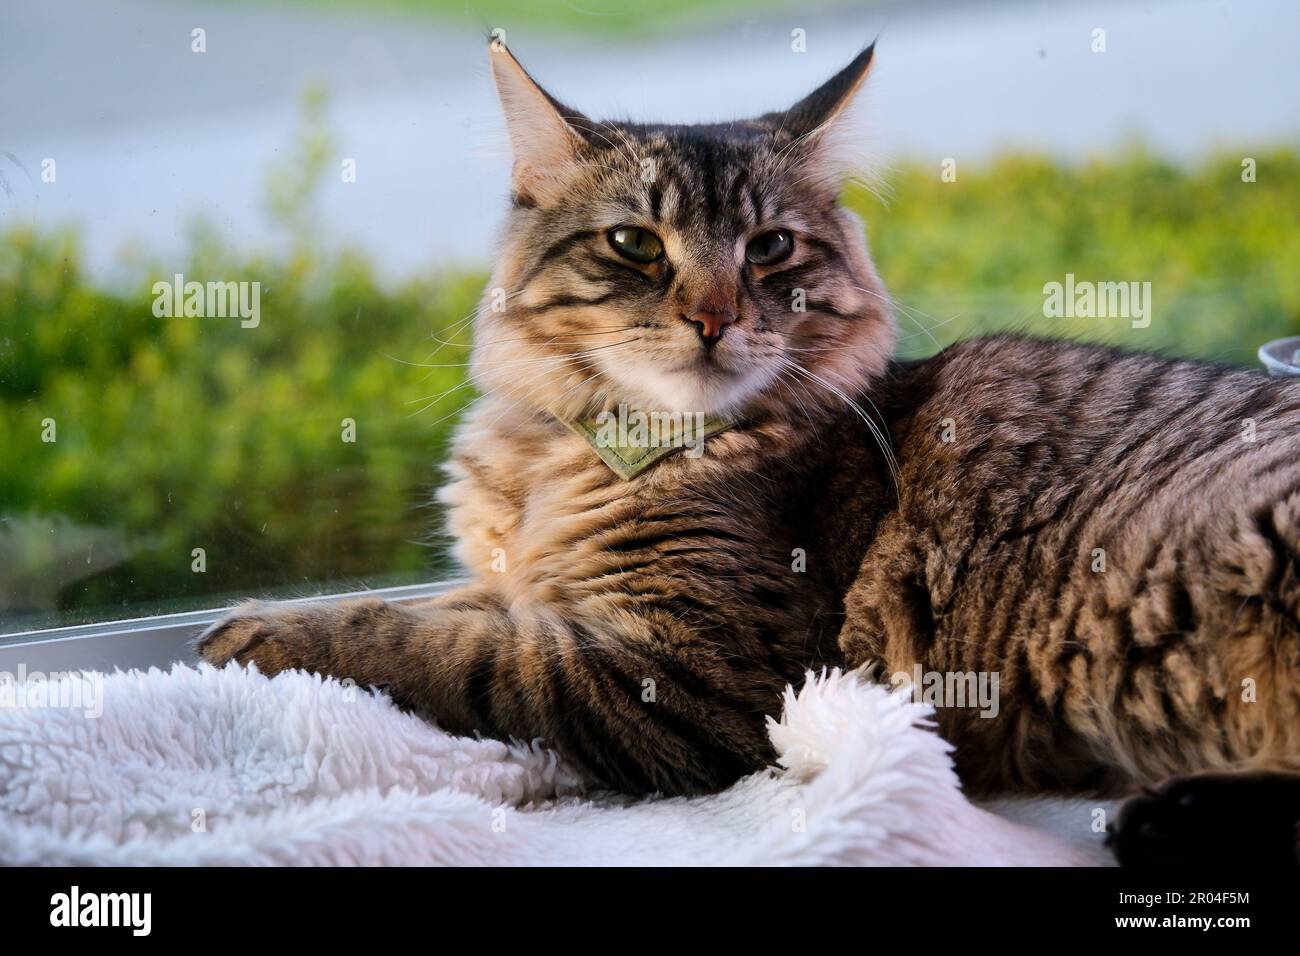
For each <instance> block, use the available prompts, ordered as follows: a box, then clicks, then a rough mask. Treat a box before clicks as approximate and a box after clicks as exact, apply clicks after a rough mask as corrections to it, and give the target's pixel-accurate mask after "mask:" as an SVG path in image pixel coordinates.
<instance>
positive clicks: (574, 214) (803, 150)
mask: <svg viewBox="0 0 1300 956" xmlns="http://www.w3.org/2000/svg"><path fill="white" fill-rule="evenodd" d="M490 57H491V63H492V70H493V74H494V76H495V79H496V85H497V90H498V92H499V94H500V98H501V103H502V106H503V108H504V111H505V116H506V126H507V130H508V132H509V136H510V143H511V149H512V152H513V155H514V167H513V172H512V182H511V194H512V206H511V211H510V216H509V219H508V221H507V224H506V228H505V232H504V235H503V239H502V244H501V250H500V259H499V262H498V265H497V268H496V270H495V272H494V275H493V278H492V280H491V282H490V283H489V288H488V290H487V293H486V295H485V297H484V301H483V303H482V307H481V308H480V312H479V316H478V324H477V327H476V332H475V353H474V373H475V377H476V379H477V380H478V381H479V382H480V383H481V384H482V385H483V386H484V387H485V388H487V389H488V390H490V391H494V392H497V393H500V394H502V395H505V396H510V397H513V398H516V399H519V400H521V401H524V402H527V403H529V404H531V405H533V406H536V407H540V408H545V409H547V410H549V411H551V412H552V413H554V414H557V415H559V416H560V417H563V418H574V417H581V416H585V415H592V414H595V413H597V412H599V411H601V410H603V409H608V408H612V407H614V406H615V405H617V404H618V403H621V402H625V403H627V404H629V405H632V406H635V407H639V408H643V409H666V410H675V411H684V412H707V413H722V414H761V413H764V412H767V413H778V414H779V413H782V412H784V413H786V414H790V415H799V414H804V415H806V414H808V413H809V412H810V411H811V410H814V409H816V408H818V407H821V408H829V407H834V406H837V405H841V404H843V403H844V401H845V396H852V395H854V394H855V393H857V392H859V391H860V390H861V389H862V387H863V386H864V385H865V384H866V383H867V382H868V381H869V380H870V379H871V378H872V377H873V376H875V375H876V374H878V373H879V372H880V371H881V370H882V369H883V367H884V365H885V362H886V360H887V357H888V354H889V352H890V350H891V348H892V346H893V340H894V327H893V321H892V318H891V315H890V311H889V309H888V307H887V303H886V299H885V295H884V290H883V289H882V287H881V285H880V282H879V280H878V278H877V277H876V273H875V270H874V269H873V267H872V265H871V261H870V259H869V257H868V255H867V248H866V241H865V237H864V234H863V228H862V224H861V222H860V221H859V220H858V219H857V218H856V217H855V216H854V215H853V214H852V213H850V212H849V211H847V210H846V209H844V208H842V207H841V206H840V205H839V196H840V192H841V190H842V187H843V186H844V183H845V181H846V179H847V178H849V176H851V175H852V174H854V173H855V172H857V171H859V170H858V168H857V165H856V163H857V160H858V158H859V152H858V150H857V149H855V145H854V144H855V141H856V129H855V124H854V122H853V120H852V119H851V118H850V116H851V113H852V110H851V109H850V107H851V106H852V104H853V102H854V100H855V98H856V97H857V95H858V92H859V89H860V88H861V86H862V84H863V81H864V80H865V79H866V75H867V71H868V69H869V67H870V64H871V58H872V50H871V48H867V49H866V50H864V51H863V52H862V53H860V54H859V55H858V56H857V57H856V58H855V59H854V60H853V61H852V62H851V63H850V64H849V65H848V66H846V67H845V68H844V69H843V70H841V71H840V72H839V73H837V74H836V75H835V76H834V77H832V78H831V79H830V80H829V81H827V82H826V83H825V84H824V85H823V86H821V87H820V88H818V89H817V90H815V91H814V92H813V93H811V94H810V95H808V96H807V97H805V98H804V99H802V100H800V101H799V102H798V103H796V104H795V105H794V106H793V107H791V108H790V109H788V110H786V111H785V112H780V113H769V114H766V115H764V116H760V117H758V118H757V119H752V120H744V121H737V122H733V123H726V124H716V125H700V126H669V125H642V124H636V123H621V122H620V123H610V122H595V121H592V120H590V119H587V118H586V117H585V116H583V115H582V114H580V113H578V112H576V111H575V110H572V109H570V108H568V107H566V106H564V105H562V104H561V103H559V102H558V101H557V100H555V99H554V98H553V97H552V96H550V94H548V93H547V92H546V91H545V90H543V89H542V88H541V87H540V86H538V85H537V83H536V82H534V81H533V79H532V78H531V77H530V76H529V75H528V73H527V72H526V71H525V70H524V69H523V67H522V66H520V64H519V63H518V61H517V60H515V58H514V56H513V55H512V54H511V53H510V52H509V51H508V50H507V49H506V48H505V47H504V46H503V45H501V44H499V43H494V44H493V45H492V48H491V52H490Z"/></svg>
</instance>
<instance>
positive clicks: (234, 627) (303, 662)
mask: <svg viewBox="0 0 1300 956" xmlns="http://www.w3.org/2000/svg"><path fill="white" fill-rule="evenodd" d="M314 644H315V637H314V633H313V628H312V627H311V618H310V616H309V615H308V614H306V613H303V612H302V611H299V610H296V609H293V608H283V607H276V606H275V605H273V604H267V603H266V602H264V601H249V602H247V603H245V604H241V605H240V606H239V607H237V608H235V609H234V610H233V611H231V612H230V613H229V614H227V615H226V616H225V617H223V618H222V619H221V620H219V621H217V622H216V623H215V624H213V625H212V626H211V627H209V628H208V629H207V630H206V631H204V632H203V633H202V634H200V635H199V637H198V639H197V640H196V641H195V642H194V649H195V650H196V651H197V652H198V654H199V656H200V657H202V658H203V659H204V660H205V661H207V662H208V663H209V664H214V665H216V666H217V667H223V666H225V665H226V664H228V663H230V662H231V661H234V662H235V663H237V664H240V665H241V666H244V667H247V666H248V665H250V664H255V665H256V666H257V669H258V670H259V671H261V672H262V673H263V674H266V675H267V676H270V675H273V674H278V673H279V672H280V671H284V670H292V669H293V668H305V669H312V668H313V666H314V663H313V660H312V658H313V656H314V655H313V653H312V648H313V646H314Z"/></svg>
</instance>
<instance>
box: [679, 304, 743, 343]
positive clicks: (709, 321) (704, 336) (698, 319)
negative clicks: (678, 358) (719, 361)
mask: <svg viewBox="0 0 1300 956" xmlns="http://www.w3.org/2000/svg"><path fill="white" fill-rule="evenodd" d="M682 318H683V319H685V320H686V321H687V322H689V323H691V324H692V325H693V326H695V331H696V333H697V334H698V335H699V337H700V341H702V342H703V343H704V344H705V346H706V347H709V348H711V347H712V346H713V345H714V344H715V343H716V342H717V341H718V339H720V338H722V330H723V329H725V328H726V327H727V326H729V325H731V324H732V323H733V322H735V321H736V313H735V312H733V311H731V310H730V309H727V310H726V311H725V312H706V311H703V310H701V311H699V312H696V313H695V314H694V315H689V316H687V315H684V316H682Z"/></svg>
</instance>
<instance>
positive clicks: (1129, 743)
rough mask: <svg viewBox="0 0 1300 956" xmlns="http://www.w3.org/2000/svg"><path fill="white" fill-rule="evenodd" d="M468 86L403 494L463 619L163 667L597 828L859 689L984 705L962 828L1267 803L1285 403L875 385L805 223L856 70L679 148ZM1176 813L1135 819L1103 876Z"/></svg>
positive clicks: (249, 612) (269, 613)
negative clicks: (483, 141)
mask: <svg viewBox="0 0 1300 956" xmlns="http://www.w3.org/2000/svg"><path fill="white" fill-rule="evenodd" d="M490 58H491V62H492V68H493V73H494V76H495V80H496V84H497V88H498V91H499V93H500V98H501V102H502V104H503V107H504V111H505V115H506V120H507V129H508V132H509V136H510V141H511V146H512V149H513V153H514V167H513V172H512V190H511V199H512V205H511V211H510V215H509V219H508V222H507V226H506V229H505V232H504V236H503V242H502V250H501V256H500V261H499V263H498V264H497V267H496V270H495V272H494V274H493V277H492V279H491V281H490V283H489V289H488V292H487V293H486V294H485V296H484V300H483V304H482V306H481V308H480V310H479V314H478V316H477V326H476V331H475V347H474V353H473V376H474V379H475V380H476V382H477V383H479V385H480V386H481V388H482V390H483V397H482V398H481V399H480V400H479V401H478V402H477V403H476V404H475V405H474V406H473V407H472V408H471V409H470V410H469V412H468V414H467V417H466V419H465V421H464V422H463V424H462V425H461V426H460V429H459V431H458V437H457V440H456V443H455V447H454V451H453V454H452V455H451V457H450V461H449V464H448V466H447V467H448V470H449V472H450V479H449V481H448V483H447V484H446V485H445V487H444V488H443V489H442V491H441V496H442V500H443V501H444V502H445V503H446V505H447V506H448V508H449V514H450V519H449V520H450V527H451V531H452V532H453V533H454V536H455V539H456V542H457V545H456V547H457V555H458V558H459V559H460V561H461V562H462V563H463V564H464V566H465V568H466V569H467V571H468V574H469V575H470V577H471V581H472V583H469V584H466V585H465V586H463V587H460V588H458V589H457V590H455V591H453V592H452V593H449V594H447V595H446V596H444V597H441V598H439V599H436V600H431V601H429V602H427V603H423V604H417V605H396V604H388V603H384V602H382V601H378V600H369V601H359V602H353V603H346V604H336V605H325V604H321V605H312V606H301V605H300V606H283V607H282V606H272V605H266V604H253V605H247V606H244V607H242V608H240V609H237V610H236V611H234V612H233V613H232V614H231V615H230V616H228V617H227V618H225V619H224V620H223V621H222V622H220V623H219V624H217V625H215V626H214V627H213V628H212V629H210V630H209V632H208V633H206V634H205V635H204V636H203V637H202V638H201V640H200V651H201V653H202V655H203V657H205V658H206V659H207V660H209V661H211V662H213V663H217V664H221V663H225V662H228V661H231V660H235V661H237V662H238V663H240V664H256V665H257V666H258V668H260V669H261V670H262V671H263V672H264V673H270V674H274V673H276V672H278V671H281V670H284V669H286V668H305V669H308V670H312V671H316V672H319V673H323V674H331V675H335V676H338V677H350V678H353V679H355V680H356V681H358V682H359V683H361V684H364V685H376V686H381V687H383V688H386V689H387V691H388V692H389V693H390V694H391V695H392V696H393V697H394V698H395V699H396V700H397V701H398V702H400V703H402V704H403V705H405V706H408V707H410V708H413V709H415V710H416V711H418V712H420V713H422V714H425V715H428V716H429V717H431V718H433V719H435V720H436V721H437V722H438V723H439V724H441V725H442V726H444V727H446V728H447V729H449V730H452V731H457V732H474V731H479V732H483V733H485V734H488V735H493V736H497V737H503V738H504V737H514V738H518V739H524V740H532V739H536V738H542V739H543V740H545V741H546V742H547V743H548V744H550V745H551V746H553V747H555V748H557V749H558V750H560V751H561V752H563V753H564V754H566V755H567V756H568V757H569V758H570V759H572V760H573V761H575V762H576V763H577V764H579V765H581V766H583V767H585V768H586V770H587V771H588V772H589V773H590V774H591V775H592V777H593V778H595V779H598V780H601V781H603V782H605V783H607V784H609V785H611V786H614V787H617V788H619V789H621V790H624V791H627V792H630V793H635V794H644V793H649V792H653V791H661V792H664V793H672V794H692V793H700V792H705V791H711V790H715V789H718V788H721V787H724V786H726V785H727V784H729V783H730V782H732V781H734V780H735V779H737V778H738V777H740V776H741V775H744V774H747V773H750V772H752V771H754V770H756V769H759V768H762V767H764V766H765V765H767V764H768V763H769V762H770V761H771V759H772V752H771V748H770V744H769V741H768V737H767V734H766V732H765V726H764V715H767V714H775V713H778V712H779V710H780V706H781V693H782V690H783V688H784V687H785V686H786V685H787V684H788V683H795V684H798V683H799V682H800V681H801V680H802V679H803V675H804V674H805V672H806V671H807V670H809V669H819V668H822V667H826V666H847V667H859V666H862V665H868V664H872V663H875V664H876V671H875V672H876V673H878V674H881V675H882V676H888V675H893V674H896V673H899V672H904V673H910V672H912V671H913V669H914V667H915V666H916V665H920V668H921V669H923V670H924V671H926V672H931V671H933V672H939V673H947V674H951V673H964V672H975V673H979V674H997V675H998V676H999V679H1000V685H999V707H998V709H997V715H996V717H992V718H990V717H988V716H987V715H985V716H981V715H980V713H979V712H977V711H976V710H974V709H972V708H970V707H959V706H948V707H940V708H939V711H938V720H939V725H940V729H941V732H942V733H944V734H945V735H946V736H947V737H948V738H949V739H950V740H951V741H952V742H953V743H954V744H955V746H956V760H957V765H958V769H959V772H960V774H961V776H962V778H963V780H964V782H965V785H966V786H967V788H968V789H969V790H970V791H972V792H974V793H989V792H994V791H1008V790H1012V791H1014V790H1020V791H1035V792H1042V791H1083V792H1117V791H1123V790H1126V789H1129V788H1133V787H1135V786H1140V785H1153V784H1155V783H1157V782H1158V781H1161V780H1163V779H1165V778H1168V777H1171V776H1174V775H1186V774H1193V773H1195V772H1198V771H1220V772H1231V773H1232V776H1230V777H1229V780H1230V781H1232V780H1237V779H1241V780H1242V781H1249V780H1253V781H1254V786H1255V787H1259V786H1263V787H1265V788H1266V789H1267V788H1269V787H1270V786H1271V784H1270V783H1269V781H1282V783H1279V784H1277V786H1279V787H1286V786H1290V785H1291V781H1293V780H1294V778H1292V777H1289V776H1286V775H1285V773H1280V772H1291V771H1296V770H1300V385H1297V384H1296V383H1291V382H1286V381H1281V380H1271V379H1268V378H1266V377H1264V376H1263V375H1260V374H1253V373H1249V372H1245V371H1235V370H1232V369H1229V368H1221V367H1217V366H1213V365H1203V364H1194V363H1190V362H1179V361H1169V360H1165V359H1162V358H1156V357H1152V356H1148V355H1131V354H1123V353H1120V352H1116V351H1112V350H1109V349H1105V348H1095V347H1085V346H1081V345H1074V344H1066V343H1059V342H1043V341H1032V340H1027V339H1019V338H1014V337H995V338H989V339H981V340H975V341H969V342H966V343H963V344H959V345H956V346H953V347H951V348H949V349H947V350H946V351H944V352H942V353H941V354H939V355H937V356H936V357H934V358H932V359H930V360H928V361H924V362H920V363H913V364H908V363H903V362H898V361H894V360H892V359H891V352H892V349H893V342H894V334H895V333H894V325H893V321H892V317H891V311H890V307H889V299H888V297H887V296H886V294H885V291H884V288H883V286H882V284H881V282H880V280H879V279H878V277H877V275H876V272H875V270H874V268H873V267H872V264H871V261H870V259H869V257H868V253H867V248H866V243H865V240H864V238H863V235H864V233H863V228H862V224H861V223H860V222H859V221H857V220H856V219H855V217H854V216H853V215H852V214H851V213H849V212H848V211H847V210H845V209H844V208H842V207H841V206H840V205H839V203H838V199H839V196H840V194H841V191H842V187H843V185H844V183H845V180H846V177H847V176H848V175H850V174H851V173H852V172H853V171H854V170H855V169H856V168H858V165H859V160H860V157H859V156H858V155H857V151H856V148H855V137H854V135H853V130H854V128H855V125H856V124H855V123H854V122H853V121H852V119H851V114H852V112H853V104H854V102H855V100H856V99H857V98H858V92H859V89H860V88H861V87H862V85H863V81H864V79H865V77H866V75H867V72H868V68H869V66H870V63H871V60H872V50H871V48H868V49H866V50H864V51H863V52H862V53H861V54H860V55H858V56H857V57H856V58H855V59H854V60H853V61H852V62H851V63H850V64H849V65H848V66H847V67H846V68H845V69H843V70H842V71H841V72H839V73H838V74H836V75H835V76H834V77H833V78H831V79H830V80H829V81H828V82H827V83H825V84H824V85H823V86H822V87H820V88H819V89H817V90H816V91H814V92H813V93H812V94H810V95H809V96H807V97H806V98H805V99H803V100H801V101H799V102H798V103H797V104H795V105H794V106H793V107H792V108H790V109H789V110H786V111H785V112H782V113H771V114H767V115H764V116H761V117H759V118H757V119H753V120H747V121H741V122H733V123H726V124H719V125H700V126H669V125H649V124H637V123H612V122H594V121H592V120H590V119H588V118H586V117H585V116H583V115H582V114H580V113H578V112H575V111H574V110H572V109H570V108H568V107H566V106H563V105H562V104H560V103H559V102H558V101H557V100H555V99H554V98H552V97H551V96H550V95H549V94H547V93H546V92H545V91H544V90H542V88H541V87H540V86H538V85H537V84H536V83H535V82H534V81H533V80H532V79H531V78H530V77H529V75H528V74H527V73H526V72H525V71H524V70H523V68H522V67H521V66H520V65H519V63H518V62H517V61H516V60H515V59H514V57H513V56H512V55H511V54H510V53H509V52H508V51H507V50H506V49H505V48H504V47H502V46H500V45H499V44H494V45H493V48H492V50H491V53H490ZM619 406H623V407H624V408H625V409H634V410H651V411H655V410H660V411H672V412H685V413H690V414H688V415H687V416H686V419H687V420H688V421H689V420H692V419H691V415H693V414H695V413H699V414H700V415H701V416H702V415H704V414H707V415H709V416H711V417H712V418H711V420H712V421H715V422H719V423H721V425H720V427H719V428H717V429H715V430H714V431H711V432H710V434H711V437H709V438H707V440H706V441H705V442H704V447H703V454H692V453H691V451H690V450H688V451H687V452H686V453H680V454H674V455H666V456H665V455H656V456H653V460H652V462H651V464H649V466H648V467H638V466H634V465H629V466H628V467H627V468H624V469H620V470H617V471H616V469H615V468H612V467H611V466H610V465H609V464H607V461H612V459H610V457H609V455H608V454H605V453H598V451H599V450H600V449H599V448H594V447H593V445H595V444H598V443H596V442H594V440H593V439H592V429H591V428H590V427H584V424H583V423H589V422H590V421H591V420H592V419H593V418H596V417H597V416H599V415H600V414H601V413H602V412H612V411H613V410H615V409H617V408H618V407H619ZM680 417H681V416H679V418H680ZM1247 420H1249V421H1247ZM715 432H716V433H715ZM698 450H699V449H698V448H697V449H695V451H698ZM620 460H622V459H620ZM628 460H631V459H628ZM625 463H626V461H625ZM643 464H644V463H643ZM881 665H883V667H882V666H881ZM1251 772H1255V773H1256V774H1258V775H1257V776H1254V777H1251V776H1250V773H1251ZM1197 779H1201V778H1191V779H1190V781H1181V782H1180V783H1179V785H1178V787H1179V788H1181V789H1178V788H1175V791H1176V792H1177V794H1178V797H1177V799H1176V800H1173V803H1172V804H1171V806H1168V807H1165V808H1164V810H1163V811H1161V812H1162V813H1164V814H1165V816H1164V817H1161V814H1160V813H1156V812H1155V811H1154V810H1152V806H1151V805H1152V801H1155V802H1156V803H1157V804H1159V800H1160V794H1161V793H1164V792H1166V791H1163V790H1150V791H1149V792H1148V793H1147V794H1146V796H1145V797H1143V798H1142V799H1143V800H1144V801H1145V802H1144V803H1143V804H1142V806H1141V807H1138V808H1137V810H1134V811H1133V812H1134V813H1138V810H1141V811H1142V812H1141V813H1140V814H1138V815H1139V816H1142V818H1143V820H1144V824H1143V826H1142V828H1141V832H1140V833H1139V832H1129V833H1127V834H1120V836H1121V837H1123V838H1124V839H1126V840H1127V843H1124V845H1125V846H1126V847H1128V851H1127V852H1128V853H1129V855H1130V858H1139V857H1141V856H1142V852H1141V850H1140V849H1139V850H1134V849H1133V848H1134V847H1139V848H1141V847H1143V846H1147V847H1156V845H1157V844H1159V841H1161V840H1166V841H1168V840H1170V839H1176V837H1177V834H1178V833H1179V832H1182V831H1179V829H1178V827H1177V826H1175V825H1174V823H1171V822H1170V818H1169V815H1170V814H1172V815H1173V816H1174V817H1176V816H1177V814H1178V813H1180V812H1183V811H1184V810H1186V808H1187V807H1189V806H1191V805H1193V804H1194V803H1195V801H1194V800H1189V799H1187V793H1188V788H1190V790H1191V792H1195V790H1196V783H1195V781H1196V780H1197ZM1204 779H1207V780H1213V781H1217V782H1218V783H1217V784H1216V786H1217V785H1218V784H1221V782H1222V778H1221V777H1214V778H1204ZM1228 789H1229V792H1230V793H1231V792H1239V793H1242V794H1247V793H1253V792H1255V791H1254V790H1251V789H1250V788H1249V787H1243V788H1232V787H1229V788H1228ZM1175 791H1169V792H1175ZM1221 791H1222V788H1221V787H1220V789H1219V790H1216V792H1220V793H1221ZM1290 792H1291V793H1294V788H1293V789H1292V791H1290ZM1171 799H1173V798H1171ZM1243 799H1246V798H1245V797H1243ZM1275 802H1277V803H1279V805H1280V806H1281V808H1282V809H1281V810H1279V811H1277V812H1278V813H1280V814H1282V815H1283V816H1284V817H1285V815H1286V814H1291V817H1290V821H1289V822H1290V826H1291V832H1292V833H1294V829H1295V819H1296V817H1297V816H1300V811H1297V806H1296V804H1297V800H1295V799H1281V800H1278V801H1275ZM1157 809H1159V807H1157ZM1187 812H1190V811H1187ZM1161 819H1163V820H1164V822H1163V823H1160V822H1159V821H1160V820H1161ZM1152 820H1156V821H1157V825H1152ZM1174 822H1176V821H1174ZM1171 834H1173V836H1171ZM1143 841H1145V843H1144V842H1143ZM1121 842H1123V840H1121ZM1152 853H1153V854H1155V850H1152Z"/></svg>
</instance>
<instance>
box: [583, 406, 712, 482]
mask: <svg viewBox="0 0 1300 956" xmlns="http://www.w3.org/2000/svg"><path fill="white" fill-rule="evenodd" d="M561 421H564V420H563V419H561ZM736 423H737V419H734V418H722V417H720V416H718V415H705V414H703V413H702V412H641V411H637V410H634V409H629V408H628V407H627V406H626V405H620V406H618V411H617V412H601V413H600V414H599V415H597V416H596V417H595V418H585V419H581V420H579V421H565V422H564V424H565V425H567V426H568V427H569V428H570V429H572V430H573V431H574V432H576V433H577V434H578V435H580V436H581V437H582V438H583V439H584V440H585V441H586V442H587V444H588V445H590V446H591V447H592V450H593V451H595V453H596V454H597V455H599V456H600V459H601V461H603V462H604V463H605V464H606V465H608V466H609V468H610V470H611V471H612V472H614V474H616V475H618V476H619V477H620V478H622V479H623V480H624V481H627V480H630V479H632V478H635V477H636V476H637V475H639V474H641V473H642V472H643V471H645V470H646V469H648V468H650V467H651V466H652V465H654V464H657V463H658V462H660V461H663V459H665V458H667V457H668V456H669V455H672V454H675V453H677V452H679V451H683V450H684V451H685V452H686V457H687V458H699V457H700V456H701V455H702V454H704V441H705V439H707V438H712V437H713V436H714V435H717V434H720V433H722V432H724V431H726V430H727V429H728V428H731V427H732V426H733V425H735V424H736Z"/></svg>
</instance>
